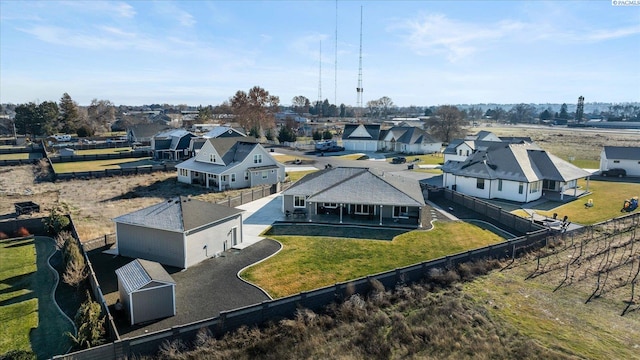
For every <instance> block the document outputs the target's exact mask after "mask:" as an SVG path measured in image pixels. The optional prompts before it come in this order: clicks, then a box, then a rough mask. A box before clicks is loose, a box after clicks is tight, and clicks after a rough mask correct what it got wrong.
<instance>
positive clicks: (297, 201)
mask: <svg viewBox="0 0 640 360" xmlns="http://www.w3.org/2000/svg"><path fill="white" fill-rule="evenodd" d="M293 207H297V208H303V207H305V197H304V196H302V195H294V196H293Z"/></svg>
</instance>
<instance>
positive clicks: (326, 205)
mask: <svg viewBox="0 0 640 360" xmlns="http://www.w3.org/2000/svg"><path fill="white" fill-rule="evenodd" d="M322 206H323V207H326V208H328V209H337V208H338V204H336V203H324V204H322Z"/></svg>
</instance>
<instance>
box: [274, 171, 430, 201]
mask: <svg viewBox="0 0 640 360" xmlns="http://www.w3.org/2000/svg"><path fill="white" fill-rule="evenodd" d="M283 194H284V195H309V196H310V197H309V198H308V200H309V201H316V202H327V203H361V204H379V205H399V206H423V205H424V197H423V195H422V190H421V188H420V184H419V183H418V181H416V180H412V179H409V178H405V177H401V176H396V175H392V174H388V173H387V174H375V173H373V172H372V171H371V170H369V169H367V168H348V167H337V168H331V169H325V170H321V171H318V172H315V173H311V174H309V175H306V176H305V177H303V178H302V179H300V181H298V182H297V183H296V184H294V185H293V186H292V187H290V188H289V189H287V190H286V191H284V192H283Z"/></svg>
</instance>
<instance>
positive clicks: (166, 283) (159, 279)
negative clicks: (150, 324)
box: [116, 259, 176, 325]
mask: <svg viewBox="0 0 640 360" xmlns="http://www.w3.org/2000/svg"><path fill="white" fill-rule="evenodd" d="M116 276H117V277H118V294H119V295H120V304H122V306H123V309H124V310H125V311H126V312H127V315H128V316H129V322H130V324H131V325H134V324H139V323H142V322H145V321H151V320H156V319H162V318H165V317H169V316H175V315H176V282H175V281H174V280H173V278H171V275H169V273H167V271H166V270H165V269H164V268H163V267H162V265H160V264H158V263H157V262H153V261H147V260H143V259H136V260H133V261H132V262H130V263H128V264H126V265H124V266H123V267H121V268H119V269H116Z"/></svg>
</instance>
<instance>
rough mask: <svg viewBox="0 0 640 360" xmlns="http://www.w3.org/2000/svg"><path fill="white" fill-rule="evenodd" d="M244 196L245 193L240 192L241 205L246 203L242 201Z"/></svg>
mask: <svg viewBox="0 0 640 360" xmlns="http://www.w3.org/2000/svg"><path fill="white" fill-rule="evenodd" d="M242 194H243V192H240V205H242V204H244V202H243V201H242Z"/></svg>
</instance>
